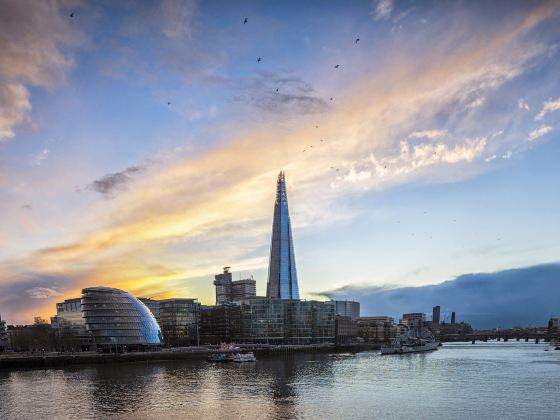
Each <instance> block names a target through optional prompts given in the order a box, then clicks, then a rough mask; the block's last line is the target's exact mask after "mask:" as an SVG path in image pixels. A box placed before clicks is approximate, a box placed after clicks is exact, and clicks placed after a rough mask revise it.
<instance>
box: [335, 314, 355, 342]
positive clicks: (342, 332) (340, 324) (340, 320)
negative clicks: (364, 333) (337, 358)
mask: <svg viewBox="0 0 560 420" xmlns="http://www.w3.org/2000/svg"><path fill="white" fill-rule="evenodd" d="M335 336H336V344H337V345H338V346H340V345H345V344H350V343H352V342H353V341H354V340H355V339H356V337H357V336H358V323H357V322H356V320H355V319H352V318H350V317H349V316H343V315H337V316H336V319H335Z"/></svg>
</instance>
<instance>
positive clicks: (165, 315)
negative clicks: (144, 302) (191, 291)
mask: <svg viewBox="0 0 560 420" xmlns="http://www.w3.org/2000/svg"><path fill="white" fill-rule="evenodd" d="M199 311H200V304H199V303H198V301H197V300H196V299H190V298H186V299H185V298H174V299H163V300H160V301H159V319H160V323H161V324H160V326H161V331H162V332H163V338H164V340H165V344H166V345H168V346H173V347H177V346H179V347H180V346H193V345H198V343H199V325H198V322H199V317H200V313H199Z"/></svg>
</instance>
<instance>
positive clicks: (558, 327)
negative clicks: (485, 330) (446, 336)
mask: <svg viewBox="0 0 560 420" xmlns="http://www.w3.org/2000/svg"><path fill="white" fill-rule="evenodd" d="M0 322H1V321H0ZM547 331H548V333H549V334H554V333H557V332H559V331H560V319H558V318H550V319H549V320H548V328H547Z"/></svg>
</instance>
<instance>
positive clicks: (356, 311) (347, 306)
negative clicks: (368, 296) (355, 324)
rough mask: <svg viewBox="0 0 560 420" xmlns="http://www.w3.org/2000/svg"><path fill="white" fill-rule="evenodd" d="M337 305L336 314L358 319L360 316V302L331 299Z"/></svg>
mask: <svg viewBox="0 0 560 420" xmlns="http://www.w3.org/2000/svg"><path fill="white" fill-rule="evenodd" d="M331 302H332V303H333V304H334V305H335V307H336V314H337V315H341V316H347V317H349V318H350V319H356V318H358V317H359V316H360V302H354V301H352V300H331Z"/></svg>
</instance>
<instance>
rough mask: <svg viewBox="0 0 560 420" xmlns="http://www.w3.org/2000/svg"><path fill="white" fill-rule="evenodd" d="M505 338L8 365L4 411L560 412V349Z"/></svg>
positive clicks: (28, 414) (162, 414)
mask: <svg viewBox="0 0 560 420" xmlns="http://www.w3.org/2000/svg"><path fill="white" fill-rule="evenodd" d="M499 346H500V347H496V346H495V345H494V346H480V347H478V346H448V347H444V348H443V349H441V350H439V351H437V352H435V353H430V354H422V355H420V354H418V355H403V356H395V357H392V356H387V357H381V356H378V355H376V354H374V353H361V354H358V355H357V356H356V357H348V358H336V357H333V358H331V357H329V356H328V355H324V354H307V355H306V354H298V355H293V354H292V355H286V356H281V357H275V358H266V357H261V358H259V361H258V362H257V363H254V364H233V363H231V364H210V363H206V362H204V361H180V362H157V363H149V364H146V363H130V364H118V365H105V366H104V365H101V366H95V367H75V368H68V369H49V370H28V371H17V372H5V371H4V372H0V419H2V420H4V419H27V418H56V419H76V418H79V419H82V418H86V419H88V418H96V419H97V418H109V417H116V418H119V419H121V418H122V419H137V418H150V419H152V418H155V419H158V418H161V419H174V418H177V419H179V418H181V419H182V418H258V419H261V418H271V419H287V418H335V417H346V418H371V417H372V416H374V417H376V418H397V419H398V418H418V419H436V418H449V417H453V418H456V419H470V418H488V419H494V418H556V417H557V413H558V412H559V411H560V401H559V400H558V398H557V390H558V389H560V352H550V351H549V352H545V351H544V347H543V346H540V345H539V346H536V345H534V344H533V345H532V346H527V345H523V344H519V345H515V346H511V345H510V346H509V347H506V346H505V345H499ZM504 384H507V386H504ZM538 401H547V404H539V403H538ZM451 414H452V415H451Z"/></svg>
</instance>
